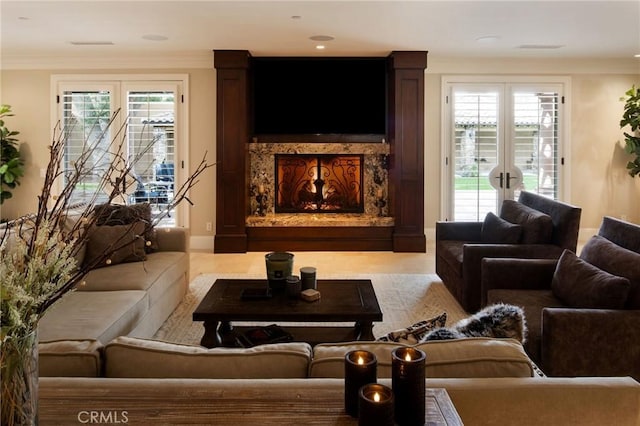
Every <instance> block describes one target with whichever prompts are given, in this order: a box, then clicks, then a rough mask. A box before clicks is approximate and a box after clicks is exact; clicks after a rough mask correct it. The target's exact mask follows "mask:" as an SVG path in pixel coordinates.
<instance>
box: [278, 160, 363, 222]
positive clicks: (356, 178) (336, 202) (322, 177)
mask: <svg viewBox="0 0 640 426" xmlns="http://www.w3.org/2000/svg"><path fill="white" fill-rule="evenodd" d="M275 162H276V164H275V170H276V200H275V201H276V203H275V210H276V212H277V213H362V212H364V194H363V190H362V182H363V169H364V167H363V164H364V156H363V155H354V154H345V155H343V154H339V155H336V154H277V155H276V156H275Z"/></svg>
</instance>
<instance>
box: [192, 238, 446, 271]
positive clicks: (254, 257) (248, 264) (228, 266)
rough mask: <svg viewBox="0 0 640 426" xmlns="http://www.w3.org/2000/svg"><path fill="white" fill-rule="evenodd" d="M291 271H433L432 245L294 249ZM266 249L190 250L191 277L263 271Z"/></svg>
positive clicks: (433, 256)
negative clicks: (407, 249)
mask: <svg viewBox="0 0 640 426" xmlns="http://www.w3.org/2000/svg"><path fill="white" fill-rule="evenodd" d="M293 253H294V254H295V258H294V271H296V272H297V271H299V269H300V268H301V267H303V266H314V267H316V268H317V270H318V276H319V277H321V276H322V274H327V275H329V274H330V275H334V274H366V273H372V274H435V270H436V268H435V248H434V247H433V245H432V244H431V245H428V246H427V253H393V252H378V251H372V252H311V251H301V252H293ZM265 254H266V253H265V252H249V253H240V254H227V253H223V254H220V253H211V252H204V251H196V250H192V251H191V279H193V278H195V277H196V276H198V275H200V274H208V273H219V274H253V275H260V274H263V273H265V264H264V255H265Z"/></svg>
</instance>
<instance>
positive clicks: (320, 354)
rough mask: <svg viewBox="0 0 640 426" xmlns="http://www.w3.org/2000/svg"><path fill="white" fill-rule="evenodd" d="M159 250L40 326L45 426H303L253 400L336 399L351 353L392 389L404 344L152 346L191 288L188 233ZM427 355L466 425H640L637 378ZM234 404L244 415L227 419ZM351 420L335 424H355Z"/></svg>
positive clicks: (102, 276)
mask: <svg viewBox="0 0 640 426" xmlns="http://www.w3.org/2000/svg"><path fill="white" fill-rule="evenodd" d="M158 246H159V248H158V250H157V251H156V252H154V253H151V254H149V255H148V256H147V260H146V261H144V262H134V263H125V264H119V265H113V266H109V267H105V268H100V269H96V270H93V271H92V272H91V273H90V274H89V275H88V276H87V277H86V284H85V285H82V286H80V287H79V288H78V289H77V291H74V292H72V293H70V294H68V295H66V296H65V297H64V298H63V299H62V300H61V301H60V302H59V303H57V304H56V305H55V306H54V307H53V308H52V309H51V310H50V311H49V312H47V314H46V315H45V317H44V318H43V320H42V321H41V323H40V329H39V338H40V344H39V356H40V362H39V364H40V390H39V398H40V412H39V416H40V424H75V423H78V422H79V421H82V420H86V418H87V417H86V416H93V415H94V414H95V415H96V416H98V417H97V418H98V419H100V418H102V417H100V416H103V417H104V418H105V419H111V420H113V421H116V420H117V421H120V422H124V420H125V419H126V422H127V423H130V424H175V423H181V424H188V423H191V424H203V423H206V424H222V425H228V424H237V425H241V424H249V423H247V421H248V420H247V419H246V418H245V417H244V415H245V414H246V413H249V412H257V413H258V414H259V415H260V416H261V417H260V423H261V424H265V425H267V424H300V421H301V420H300V419H298V418H296V417H295V415H292V416H289V417H287V418H286V420H283V417H282V415H280V414H278V406H272V405H271V404H263V403H261V404H258V405H256V404H254V403H253V402H252V398H253V396H254V395H261V396H265V398H267V399H269V398H277V397H279V396H278V395H286V396H290V397H291V398H293V400H295V399H301V398H302V399H304V398H308V399H309V400H310V401H313V398H314V395H315V393H316V392H318V391H324V392H328V393H329V394H331V395H335V394H336V393H338V394H339V393H341V392H343V380H341V377H343V373H344V355H345V354H346V353H347V352H348V351H349V350H352V349H355V348H358V349H367V350H370V351H372V352H374V353H376V355H377V357H378V377H379V378H380V381H383V382H384V381H387V382H388V381H389V377H390V376H391V373H390V365H391V355H390V354H391V351H392V350H393V348H395V347H398V346H401V345H400V344H398V343H391V342H346V343H327V344H321V345H317V346H315V347H313V348H312V347H311V346H310V345H308V344H306V343H299V342H292V343H281V344H273V345H262V346H258V347H254V348H249V349H240V348H238V349H230V348H213V349H207V348H204V347H200V346H188V345H180V344H174V343H168V342H161V341H157V340H152V339H150V337H151V336H152V335H153V334H154V333H155V331H156V330H157V329H158V327H159V326H160V325H161V324H162V323H163V322H164V320H165V319H166V318H167V317H168V316H169V314H170V313H171V312H172V311H173V309H174V308H175V307H176V306H177V304H178V303H179V302H180V300H181V299H182V298H183V297H184V295H185V292H186V289H187V286H188V282H189V253H188V231H187V230H185V229H175V228H172V229H170V230H168V231H162V230H160V232H159V233H158ZM419 347H420V348H421V349H422V350H424V351H425V352H426V354H427V362H426V372H427V377H428V378H427V383H426V386H428V387H434V388H445V389H446V390H447V392H448V393H449V396H450V398H451V400H452V401H453V404H454V405H455V408H456V410H457V411H458V414H459V415H460V417H461V418H462V421H463V422H464V423H465V424H467V425H492V424H518V425H535V424H545V425H556V424H557V425H571V424H575V425H578V424H579V425H591V424H594V425H595V424H613V423H611V421H612V422H614V423H615V424H616V425H636V426H637V425H640V384H638V383H637V382H636V381H634V380H633V379H631V378H623V377H618V378H576V379H572V378H546V377H540V376H539V375H538V374H536V369H535V366H534V365H533V364H532V362H531V360H530V359H529V357H528V356H527V355H526V353H525V351H524V349H523V347H522V345H521V344H520V343H519V342H517V341H515V340H510V339H489V338H466V339H459V340H449V341H431V342H427V343H423V344H420V345H419ZM229 401H231V404H232V405H233V406H235V407H237V410H234V411H232V412H229V411H225V410H227V409H228V405H225V404H227V403H228V402H229ZM274 401H276V399H274ZM278 403H280V402H278ZM311 403H312V402H311ZM286 406H287V408H288V409H289V410H293V412H295V405H292V404H289V403H287V404H286ZM338 408H339V407H338ZM125 413H126V414H125ZM81 415H82V416H85V417H79V416H81ZM122 415H124V416H125V417H124V418H122V417H118V416H122ZM254 417H255V413H254ZM343 417H344V418H342V417H341V419H339V421H337V422H332V423H331V424H355V421H354V420H353V419H350V418H348V417H347V416H343ZM89 418H90V417H89ZM252 421H254V420H252ZM251 424H255V423H251Z"/></svg>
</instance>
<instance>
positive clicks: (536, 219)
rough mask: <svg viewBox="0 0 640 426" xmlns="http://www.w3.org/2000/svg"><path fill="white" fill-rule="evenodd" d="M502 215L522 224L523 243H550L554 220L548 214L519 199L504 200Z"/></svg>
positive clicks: (503, 217)
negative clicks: (526, 204) (518, 200)
mask: <svg viewBox="0 0 640 426" xmlns="http://www.w3.org/2000/svg"><path fill="white" fill-rule="evenodd" d="M500 217H501V218H502V219H504V220H506V221H508V222H511V223H514V224H518V225H521V226H522V236H521V238H520V242H521V243H522V244H548V243H550V242H551V236H552V234H553V221H552V219H551V216H549V215H548V214H545V213H542V212H539V211H538V210H535V209H532V208H531V207H528V206H525V205H524V204H521V203H519V202H517V201H513V200H504V201H503V203H502V208H501V209H500Z"/></svg>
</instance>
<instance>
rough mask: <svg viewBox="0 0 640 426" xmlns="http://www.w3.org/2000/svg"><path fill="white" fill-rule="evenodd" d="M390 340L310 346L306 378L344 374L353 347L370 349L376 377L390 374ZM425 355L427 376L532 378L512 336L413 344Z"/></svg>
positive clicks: (529, 366)
mask: <svg viewBox="0 0 640 426" xmlns="http://www.w3.org/2000/svg"><path fill="white" fill-rule="evenodd" d="M403 346H405V345H402V344H399V343H392V342H346V343H324V344H320V345H316V346H315V347H314V349H313V361H311V366H310V367H309V377H344V357H345V355H346V354H347V352H349V351H351V350H355V349H360V350H367V351H370V352H373V353H374V354H375V355H376V357H377V359H378V377H381V378H382V377H386V378H389V377H391V352H392V351H393V350H394V349H395V348H398V347H403ZM414 347H416V348H418V349H420V350H422V351H424V352H425V353H426V354H427V360H426V363H425V368H426V376H427V377H460V378H462V377H465V378H468V377H532V376H533V367H532V364H531V360H530V359H529V358H528V357H527V355H526V354H525V352H524V349H523V347H522V345H521V344H520V343H518V342H517V341H515V340H512V339H489V338H484V337H471V338H466V339H459V340H439V341H431V342H425V343H421V344H419V345H416V346H414Z"/></svg>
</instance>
